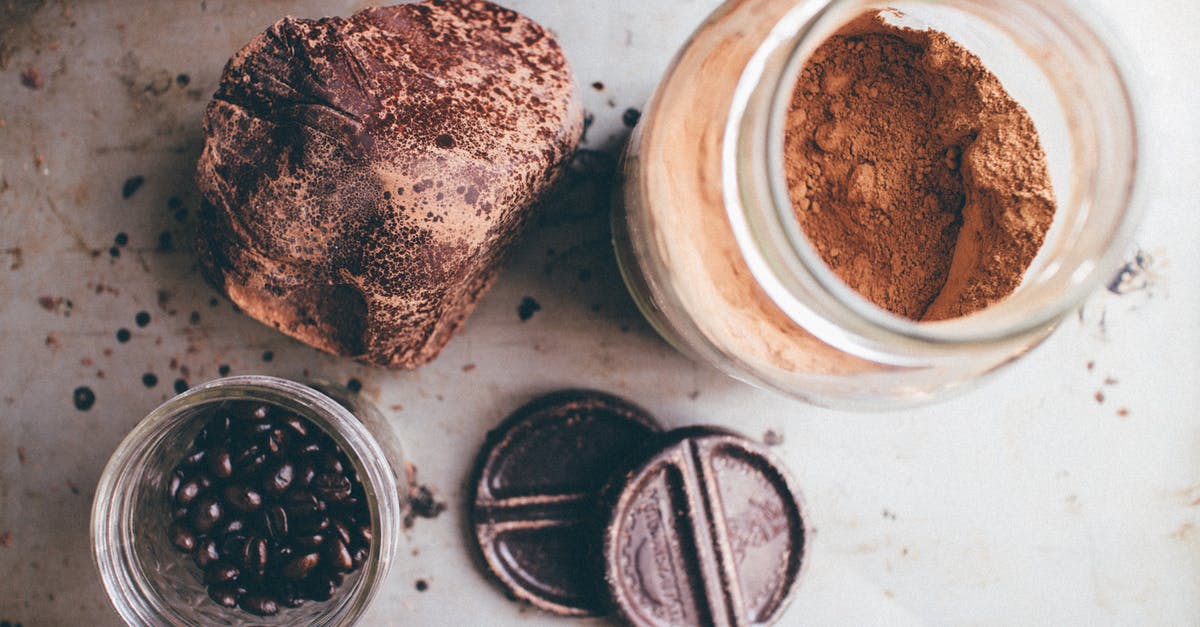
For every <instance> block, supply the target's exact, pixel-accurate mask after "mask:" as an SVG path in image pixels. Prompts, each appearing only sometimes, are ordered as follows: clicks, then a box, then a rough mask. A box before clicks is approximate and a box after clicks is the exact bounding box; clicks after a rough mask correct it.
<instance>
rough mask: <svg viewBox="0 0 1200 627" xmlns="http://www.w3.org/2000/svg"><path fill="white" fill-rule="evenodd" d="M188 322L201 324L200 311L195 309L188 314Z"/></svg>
mask: <svg viewBox="0 0 1200 627" xmlns="http://www.w3.org/2000/svg"><path fill="white" fill-rule="evenodd" d="M188 324H191V325H196V324H200V312H198V311H193V312H192V313H190V314H188Z"/></svg>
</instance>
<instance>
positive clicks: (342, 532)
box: [333, 519, 354, 546]
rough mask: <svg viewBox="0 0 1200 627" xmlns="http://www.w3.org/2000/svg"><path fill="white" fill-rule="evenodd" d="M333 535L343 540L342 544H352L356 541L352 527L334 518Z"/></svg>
mask: <svg viewBox="0 0 1200 627" xmlns="http://www.w3.org/2000/svg"><path fill="white" fill-rule="evenodd" d="M333 535H334V537H336V538H337V539H338V540H341V541H342V544H345V545H346V546H350V544H351V543H352V542H353V541H354V540H353V538H352V537H351V535H350V527H348V526H347V525H346V523H344V522H342V521H340V520H337V519H334V521H333Z"/></svg>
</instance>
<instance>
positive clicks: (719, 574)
mask: <svg viewBox="0 0 1200 627" xmlns="http://www.w3.org/2000/svg"><path fill="white" fill-rule="evenodd" d="M653 444H654V446H653V447H651V448H650V449H648V450H649V453H648V454H647V455H645V456H642V457H641V459H642V461H641V462H639V463H637V464H635V465H634V466H633V467H632V469H631V470H629V471H628V472H626V473H624V474H623V475H621V476H619V477H617V478H616V479H615V480H614V481H613V482H612V483H611V484H610V485H609V486H608V487H607V488H605V491H604V493H605V498H606V499H607V500H608V501H609V502H611V503H612V505H613V507H612V515H611V519H610V520H609V523H608V525H607V527H606V529H605V532H604V534H605V535H604V567H605V579H606V580H607V583H608V587H609V593H610V595H611V597H612V602H613V605H614V606H615V609H616V611H617V613H618V614H619V615H620V617H621V618H622V619H624V620H626V621H628V622H629V623H631V624H633V625H637V626H639V627H640V626H643V625H645V626H651V625H653V626H659V625H661V626H666V625H767V624H771V623H773V622H774V621H775V620H776V619H778V618H779V616H780V614H781V613H782V611H783V609H784V608H785V607H786V606H787V604H788V602H789V601H790V600H791V597H792V593H793V591H794V590H795V587H796V583H797V581H798V578H799V575H800V566H801V564H802V562H803V557H804V548H805V541H806V539H807V533H806V529H805V525H804V518H803V515H802V512H801V506H800V503H799V498H798V495H799V493H798V491H797V490H796V489H795V487H794V482H793V480H792V479H791V478H790V477H789V476H788V474H787V472H786V471H785V470H784V469H783V467H782V466H781V465H780V463H779V461H778V460H777V459H776V458H775V457H774V456H773V455H772V454H771V453H769V452H768V451H767V450H766V449H764V448H762V447H761V446H759V445H758V444H756V443H754V442H752V441H750V440H748V439H746V438H744V437H741V436H739V435H736V434H734V433H731V432H728V431H723V430H719V429H715V428H711V427H690V428H686V429H678V430H675V431H672V432H669V433H666V434H663V435H662V436H660V437H659V438H658V439H657V441H655V442H654V443H653Z"/></svg>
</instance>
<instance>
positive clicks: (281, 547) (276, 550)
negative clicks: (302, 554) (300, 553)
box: [267, 543, 296, 564]
mask: <svg viewBox="0 0 1200 627" xmlns="http://www.w3.org/2000/svg"><path fill="white" fill-rule="evenodd" d="M268 546H270V549H268V551H267V552H268V553H269V554H270V557H271V563H272V564H282V563H286V562H288V561H290V560H291V557H292V556H293V555H295V554H296V549H294V548H292V545H290V544H277V543H270V544H269V545H268Z"/></svg>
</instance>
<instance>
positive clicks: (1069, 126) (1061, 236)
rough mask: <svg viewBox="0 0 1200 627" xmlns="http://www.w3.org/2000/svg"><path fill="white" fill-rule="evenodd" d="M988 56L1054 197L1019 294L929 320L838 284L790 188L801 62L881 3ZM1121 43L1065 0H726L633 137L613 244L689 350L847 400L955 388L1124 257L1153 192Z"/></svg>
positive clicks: (796, 390)
mask: <svg viewBox="0 0 1200 627" xmlns="http://www.w3.org/2000/svg"><path fill="white" fill-rule="evenodd" d="M883 9H894V10H895V11H893V12H889V16H891V17H890V18H889V19H896V20H898V21H899V25H901V26H905V27H909V28H914V29H927V28H928V29H934V30H937V31H941V32H943V33H946V34H947V35H948V36H949V37H950V38H951V39H953V40H954V41H955V42H957V43H958V44H959V45H962V46H963V47H964V48H966V49H967V50H969V51H970V52H972V53H974V54H975V55H977V56H978V57H979V58H980V59H981V60H982V62H983V64H984V66H985V67H986V68H987V69H988V70H990V71H991V72H992V73H993V74H995V75H996V76H997V77H998V78H999V80H1000V82H1001V83H1002V84H1003V85H1004V88H1005V89H1006V90H1007V91H1008V93H1009V94H1010V95H1011V96H1012V97H1013V98H1014V99H1015V100H1016V101H1017V102H1019V103H1020V104H1021V105H1022V106H1023V107H1024V108H1025V109H1026V111H1027V112H1028V113H1029V115H1030V117H1031V119H1032V121H1033V123H1034V125H1035V127H1036V129H1037V131H1038V135H1039V136H1040V140H1041V143H1042V146H1043V147H1044V148H1045V152H1046V162H1047V165H1048V170H1049V175H1050V179H1051V181H1052V184H1053V188H1054V194H1055V196H1056V197H1057V201H1058V202H1057V209H1056V212H1055V214H1054V221H1053V223H1052V225H1051V226H1050V228H1049V231H1048V232H1047V234H1046V237H1045V240H1044V243H1043V244H1042V246H1041V248H1040V250H1039V251H1038V254H1037V256H1036V258H1034V259H1033V261H1032V264H1031V265H1030V266H1029V268H1028V269H1027V270H1026V271H1025V273H1024V275H1023V277H1022V279H1021V282H1020V285H1019V286H1018V287H1017V288H1016V289H1015V291H1013V292H1012V293H1011V294H1010V295H1009V296H1008V297H1006V298H1004V299H1002V300H1000V301H998V302H995V303H993V304H991V305H989V306H987V307H985V308H983V309H982V310H980V311H978V312H975V313H972V314H970V315H966V316H961V317H956V318H950V319H947V320H944V321H937V322H917V321H914V320H910V319H908V318H905V317H901V316H899V315H895V314H893V313H891V312H888V311H885V310H884V309H881V308H879V307H876V306H875V305H873V304H871V303H870V302H869V301H867V300H866V299H864V298H863V297H862V296H860V295H859V294H858V293H857V292H855V291H854V290H852V289H851V288H850V287H849V286H847V285H846V284H845V283H843V282H842V281H841V280H839V279H838V277H837V276H836V275H835V274H834V272H833V271H832V270H831V269H830V268H829V266H827V265H826V264H825V262H824V261H823V260H822V258H821V257H820V256H819V254H818V253H817V251H816V250H815V248H814V247H813V245H812V244H811V242H810V241H809V240H808V239H807V238H806V236H805V234H804V232H803V230H802V229H801V227H800V222H799V220H798V219H797V217H796V213H795V208H794V206H793V204H792V202H791V200H790V198H789V194H788V185H787V181H786V177H785V173H784V168H785V165H784V157H783V155H784V129H785V128H786V118H787V115H788V111H789V106H790V104H791V102H792V97H793V92H794V90H795V87H796V85H797V81H798V78H799V76H800V73H801V70H802V68H803V67H804V63H805V61H806V60H807V59H808V58H809V57H810V56H811V55H812V53H813V52H814V51H815V50H816V49H817V48H818V46H820V45H821V44H822V43H824V42H825V41H826V40H827V39H828V38H829V36H830V35H832V34H833V33H835V32H836V31H838V29H839V28H840V27H841V26H843V25H844V24H846V23H848V22H850V21H851V20H853V19H854V18H856V17H858V16H860V15H861V14H863V13H864V12H866V11H871V10H883ZM1110 44H1111V38H1110V37H1107V36H1103V35H1101V34H1098V31H1097V30H1096V25H1094V24H1090V23H1089V22H1088V21H1086V20H1085V19H1084V16H1083V15H1081V14H1080V13H1079V12H1077V11H1076V10H1075V9H1073V8H1072V4H1071V3H1070V2H1066V1H1064V0H1036V1H1035V0H1006V1H1003V2H1001V1H996V0H991V1H989V0H947V1H945V2H936V3H933V2H870V1H864V0H808V1H802V2H797V1H796V0H730V1H729V2H727V3H725V4H724V5H722V6H721V7H720V8H719V9H718V10H717V11H716V12H715V13H714V14H713V15H712V16H710V17H709V18H708V19H707V20H706V21H705V22H704V23H703V24H702V25H701V26H700V28H699V29H698V30H697V31H696V33H695V34H694V35H693V36H692V38H691V39H690V40H689V42H688V43H687V45H686V46H685V47H684V49H683V50H681V51H680V52H679V54H678V55H677V56H676V58H675V60H674V61H673V63H672V65H671V67H670V68H669V69H668V71H667V73H666V75H665V76H664V78H663V80H662V82H661V83H660V84H659V86H658V89H657V91H656V92H655V94H654V96H653V98H652V99H651V100H650V102H649V103H648V105H647V107H646V109H645V111H644V113H643V115H642V118H641V122H640V123H639V125H638V126H637V128H636V129H635V130H634V134H633V137H632V138H631V140H630V144H629V148H628V152H627V154H626V158H625V165H624V171H623V174H624V188H623V190H622V200H623V202H622V203H620V205H621V206H619V207H618V208H617V209H616V210H615V211H614V214H613V234H614V236H613V237H614V245H615V247H616V252H617V258H618V261H619V263H620V267H621V271H622V274H623V276H624V278H625V282H626V284H627V285H628V287H629V289H630V291H631V292H632V294H633V297H634V299H635V300H636V302H637V303H638V306H639V308H640V309H641V311H642V312H643V314H644V315H645V316H646V317H647V318H648V320H649V321H650V323H651V324H652V325H653V326H654V327H655V328H656V329H657V330H658V332H659V333H660V334H661V335H662V336H663V337H664V338H666V339H667V340H668V341H669V342H670V343H672V344H673V345H674V346H675V347H676V348H678V349H679V350H681V351H682V352H684V353H686V354H689V355H691V356H692V357H694V358H695V359H698V360H700V361H703V362H707V363H709V364H711V365H713V366H716V367H717V368H719V369H721V370H723V371H724V372H725V373H727V374H729V375H731V376H734V377H736V378H739V379H742V380H744V381H747V382H749V383H752V384H755V385H758V386H760V387H764V388H768V389H772V390H776V391H779V392H782V393H784V394H787V395H790V396H792V397H795V398H799V399H803V400H806V401H809V402H811V403H815V404H819V405H825V406H832V407H838V408H846V409H874V410H878V409H891V408H897V407H904V406H911V405H918V404H922V403H927V402H930V401H933V400H936V399H939V398H942V397H944V396H946V395H947V394H949V393H951V392H954V391H959V390H962V389H964V388H966V387H967V384H970V383H972V382H975V381H978V380H980V379H981V377H983V376H984V375H986V374H988V373H991V372H993V371H995V370H996V369H997V368H999V367H1000V366H1002V365H1004V364H1007V363H1010V362H1012V361H1013V360H1015V359H1017V358H1018V357H1020V356H1022V355H1024V354H1025V353H1027V352H1028V351H1029V350H1030V349H1032V348H1033V347H1035V346H1036V345H1038V344H1039V343H1040V342H1041V341H1042V340H1044V339H1045V338H1046V337H1047V336H1048V335H1049V334H1050V333H1051V331H1052V330H1053V329H1054V328H1055V326H1056V325H1057V324H1058V323H1059V322H1060V321H1061V320H1062V319H1063V318H1064V317H1065V316H1067V315H1068V314H1069V313H1070V312H1071V311H1072V310H1073V309H1074V308H1076V307H1077V306H1079V305H1080V304H1081V303H1082V301H1083V300H1084V299H1085V298H1086V297H1087V296H1088V294H1089V293H1091V292H1092V291H1093V290H1094V289H1095V288H1096V287H1097V286H1098V285H1099V284H1100V283H1101V282H1102V281H1103V280H1105V279H1107V278H1109V277H1110V276H1111V275H1112V273H1113V272H1114V271H1115V270H1116V268H1117V267H1118V264H1119V262H1120V261H1121V255H1122V254H1124V253H1125V252H1126V247H1127V246H1128V245H1129V242H1130V239H1131V235H1132V231H1133V229H1134V228H1135V226H1136V222H1137V217H1138V211H1137V210H1136V207H1137V206H1138V204H1139V203H1138V202H1137V196H1138V193H1139V191H1140V186H1139V185H1138V184H1137V182H1138V179H1139V172H1138V169H1139V166H1140V165H1141V162H1140V161H1139V160H1138V158H1137V154H1138V143H1139V136H1138V134H1137V132H1136V127H1137V124H1136V120H1135V111H1134V103H1133V100H1132V97H1131V94H1130V89H1129V86H1128V84H1127V79H1126V77H1125V76H1124V75H1123V74H1122V65H1121V62H1120V61H1119V59H1118V58H1117V56H1116V55H1115V54H1114V52H1113V50H1112V47H1111V45H1110Z"/></svg>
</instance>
